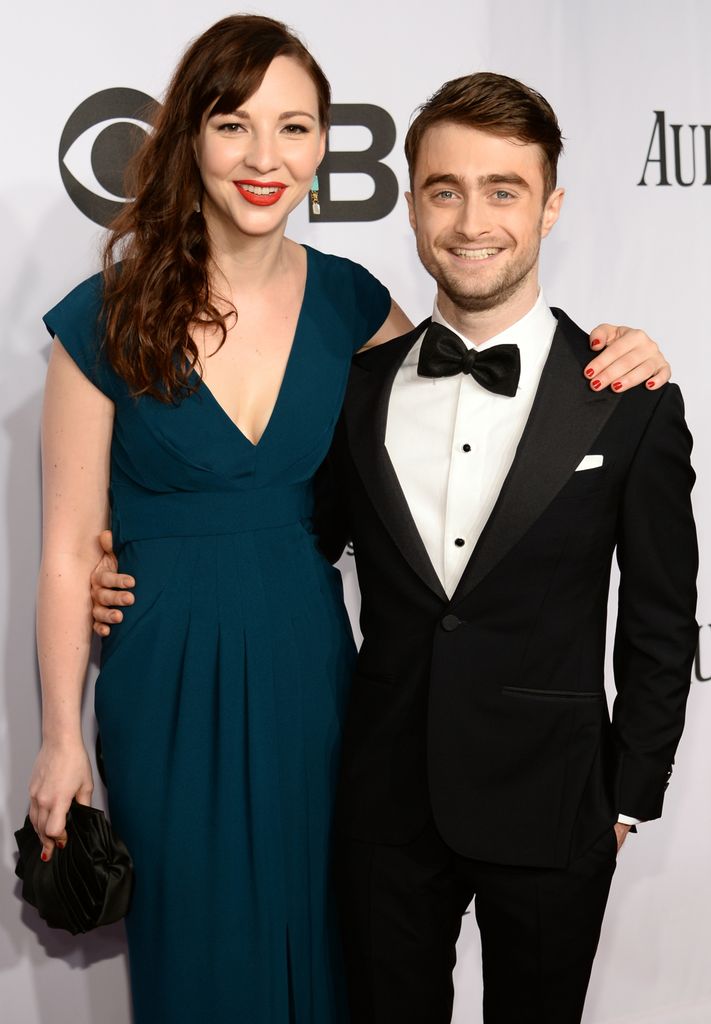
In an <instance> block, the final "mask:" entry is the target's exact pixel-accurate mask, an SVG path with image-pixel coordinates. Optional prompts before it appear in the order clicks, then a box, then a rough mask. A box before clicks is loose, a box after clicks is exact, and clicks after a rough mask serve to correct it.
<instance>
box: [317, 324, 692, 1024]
mask: <svg viewBox="0 0 711 1024" xmlns="http://www.w3.org/2000/svg"><path fill="white" fill-rule="evenodd" d="M554 312H555V313H556V316H557V319H558V327H557V330H556V333H555V337H554V339H553V344H552V347H551V352H550V355H549V358H548V360H547V362H546V365H545V368H544V371H543V374H542V377H541V382H540V385H539V388H538V392H537V395H536V398H535V401H534V405H533V408H532V411H531V414H530V417H529V420H528V423H527V426H526V428H525V431H524V434H523V437H522V439H521V442H520V444H519V447H518V450H517V453H516V456H515V459H514V462H513V465H512V467H511V470H510V472H509V474H508V476H507V478H506V481H505V483H504V485H503V487H502V489H501V492H500V495H499V498H498V501H497V503H496V505H495V508H494V510H493V512H492V514H491V516H490V518H489V521H488V523H487V525H486V527H485V529H484V531H483V533H482V534H481V537H480V539H479V541H478V543H477V545H476V547H475V550H474V552H473V554H472V557H471V559H470V561H469V563H468V565H467V567H466V569H465V572H464V574H463V577H462V579H461V582H460V583H459V585H458V587H457V589H456V592H455V593H454V595H453V597H452V598H451V600H450V599H449V598H448V597H447V595H446V594H445V592H444V590H443V588H442V585H441V583H440V581H439V579H438V577H437V575H436V573H435V571H434V569H433V567H432V564H431V562H430V560H429V558H428V556H427V553H426V551H425V548H424V545H423V543H422V540H421V539H420V536H419V534H418V532H417V529H416V526H415V523H414V521H413V518H412V516H411V514H410V511H409V509H408V507H407V504H406V501H405V498H404V496H403V492H402V489H401V487H400V485H399V483H398V480H397V477H396V475H395V471H394V469H393V467H392V464H391V462H390V459H389V457H388V454H387V451H386V449H385V443H384V441H385V427H386V422H387V414H388V402H389V396H390V391H391V388H392V384H393V381H394V378H395V375H396V373H397V371H398V369H399V367H400V366H401V364H402V362H403V359H404V358H405V356H406V354H407V353H408V352H409V350H410V349H411V347H412V346H413V344H414V343H415V341H416V339H417V338H418V337H419V335H420V333H421V332H422V330H423V328H424V326H425V325H421V326H420V327H418V328H417V329H416V330H415V331H413V332H412V333H410V334H408V335H406V336H404V337H402V338H400V339H398V340H396V341H393V342H390V343H389V344H387V345H384V346H381V347H378V348H375V349H373V350H371V351H368V352H365V353H363V354H362V355H360V356H358V357H357V358H356V359H355V360H354V365H353V369H352V374H351V379H350V383H349V387H348V392H347V396H346V401H345V406H344V410H343V414H342V418H341V422H340V424H339V428H338V431H337V437H336V441H335V443H334V448H333V450H332V453H331V457H330V460H329V463H328V465H327V466H326V467H324V479H326V478H327V479H328V480H329V481H330V486H331V494H332V495H336V497H337V500H338V501H339V503H340V506H341V508H340V513H339V515H335V516H334V515H333V514H331V516H330V524H331V525H330V527H329V525H328V524H327V523H325V524H324V525H323V530H322V532H323V537H324V541H323V543H324V545H325V549H326V550H328V549H329V548H330V554H331V555H336V554H337V553H338V549H339V547H340V543H341V541H342V539H343V538H342V536H341V537H340V538H339V537H338V536H337V534H338V530H334V527H333V524H334V523H337V522H343V521H344V519H345V520H347V524H348V529H349V533H350V535H351V537H352V539H353V542H354V550H355V555H356V563H357V570H358V578H359V582H360V588H361V594H362V610H361V626H362V631H363V635H364V642H363V646H362V649H361V651H360V655H359V658H358V665H357V673H356V677H355V681H354V685H353V690H352V696H351V703H350V710H349V715H348V719H347V723H346V731H345V739H344V751H343V771H342V786H341V796H340V825H341V829H342V830H343V832H344V833H345V834H346V835H348V836H349V837H351V839H354V840H356V841H360V842H365V843H371V844H381V845H386V846H396V845H405V844H409V843H411V842H412V841H414V840H415V839H417V837H418V836H420V835H421V834H422V833H423V829H426V827H428V822H430V821H431V820H433V821H434V825H435V827H436V831H437V833H438V835H439V837H441V840H443V841H444V843H445V844H446V845H447V847H448V848H449V849H451V850H452V851H454V853H455V854H456V855H458V856H462V857H464V858H468V859H473V860H475V861H477V862H486V863H488V864H496V865H511V866H525V867H527V868H529V867H530V868H544V869H551V868H553V869H561V868H565V867H566V866H568V865H570V864H572V863H574V862H575V861H576V858H578V857H580V856H581V855H582V854H584V853H585V852H586V851H588V850H590V849H592V848H593V846H594V844H595V842H596V840H598V839H599V837H600V836H601V835H603V834H605V833H607V834H609V832H610V830H611V826H612V823H613V822H614V821H616V819H617V814H618V812H624V813H625V814H628V815H632V816H635V817H638V818H641V819H650V818H656V817H658V816H659V815H660V814H661V809H662V801H663V797H664V791H665V788H666V786H667V782H668V778H669V775H670V774H671V768H672V763H673V759H674V753H675V749H676V746H677V743H678V741H679V737H680V735H681V731H682V727H683V722H684V709H685V704H686V698H687V694H688V689H689V682H690V675H691V666H692V660H693V656H694V650H695V644H696V638H697V628H696V623H695V620H694V613H695V600H696V591H695V577H696V570H697V545H696V536H695V529H694V523H693V518H692V512H691V504H690V491H691V488H692V485H693V481H694V473H693V470H692V469H691V466H690V462H689V455H690V450H691V438H690V435H689V432H688V430H687V427H686V425H685V422H684V417H683V404H682V399H681V395H680V392H679V390H678V388H677V387H675V386H673V385H669V386H667V387H665V388H663V389H661V390H659V391H656V392H655V391H649V390H648V389H646V388H644V387H638V388H635V389H633V390H631V391H629V392H626V393H624V394H622V395H617V394H615V393H613V392H611V391H607V390H606V391H604V392H602V393H600V394H596V393H594V392H592V391H591V390H590V388H589V385H588V384H587V382H586V381H585V379H584V377H583V375H582V368H583V366H584V365H585V364H586V362H587V361H588V360H589V349H588V345H587V337H586V335H584V334H583V332H582V331H581V330H580V329H579V328H578V327H576V326H575V325H574V324H573V323H572V322H571V321H570V320H569V319H568V317H567V316H566V315H565V314H564V313H562V312H560V311H554ZM590 453H594V454H599V455H602V456H603V457H604V461H603V465H602V466H601V467H600V468H595V469H590V470H585V471H581V472H576V467H577V466H578V464H579V463H580V462H581V460H582V459H583V457H584V456H586V455H588V454H590ZM331 513H333V509H331ZM615 550H616V552H617V559H618V562H619V565H620V571H621V586H620V592H619V613H618V619H617V629H616V634H615V650H614V663H615V685H616V688H617V697H616V700H615V703H614V708H613V713H612V718H611V719H610V716H609V714H608V709H607V703H606V700H605V694H604V679H603V666H604V651H605V633H606V622H607V601H608V586H609V577H610V567H611V562H612V557H613V554H614V553H615ZM593 951H594V949H593ZM359 1019H361V1018H359ZM362 1019H364V1020H365V1019H366V1018H365V1017H363V1018H362ZM368 1019H370V1018H368ZM372 1019H376V1018H375V1017H373V1018H372ZM403 1019H404V1018H403ZM423 1019H425V1018H424V1017H423ZM443 1019H444V1018H443ZM497 1019H498V1018H497ZM501 1019H506V1018H505V1017H504V1018H501ZM532 1019H533V1018H532ZM561 1019H564V1018H561ZM571 1019H572V1018H571Z"/></svg>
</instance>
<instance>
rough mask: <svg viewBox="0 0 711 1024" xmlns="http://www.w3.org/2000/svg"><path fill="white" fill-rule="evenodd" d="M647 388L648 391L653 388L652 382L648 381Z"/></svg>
mask: <svg viewBox="0 0 711 1024" xmlns="http://www.w3.org/2000/svg"><path fill="white" fill-rule="evenodd" d="M647 387H648V388H649V389H650V391H651V390H652V388H653V387H655V384H654V381H653V380H648V381H647Z"/></svg>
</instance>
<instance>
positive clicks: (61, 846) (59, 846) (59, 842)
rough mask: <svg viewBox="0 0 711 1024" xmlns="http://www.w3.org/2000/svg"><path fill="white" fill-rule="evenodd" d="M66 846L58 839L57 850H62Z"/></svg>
mask: <svg viewBox="0 0 711 1024" xmlns="http://www.w3.org/2000/svg"><path fill="white" fill-rule="evenodd" d="M66 845H67V844H66V843H65V841H64V840H63V839H58V840H57V849H58V850H63V849H64V847H65V846H66Z"/></svg>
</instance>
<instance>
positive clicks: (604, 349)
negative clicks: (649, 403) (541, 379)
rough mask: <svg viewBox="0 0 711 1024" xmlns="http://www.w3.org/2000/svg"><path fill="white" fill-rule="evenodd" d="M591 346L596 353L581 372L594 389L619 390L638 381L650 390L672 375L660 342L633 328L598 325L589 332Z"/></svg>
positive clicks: (663, 382)
mask: <svg viewBox="0 0 711 1024" xmlns="http://www.w3.org/2000/svg"><path fill="white" fill-rule="evenodd" d="M590 348H591V349H593V351H594V352H596V353H599V354H598V355H596V356H595V358H594V359H593V360H592V361H591V362H590V363H588V365H587V366H586V367H585V370H584V371H583V373H584V374H585V376H586V377H587V379H588V381H589V382H590V387H591V388H592V390H593V391H602V390H603V389H604V388H606V387H611V388H612V390H613V391H615V392H618V393H619V392H621V391H628V390H629V389H630V388H634V387H636V386H637V385H638V384H645V385H646V387H648V388H649V389H650V391H652V390H656V389H658V388H661V387H663V386H664V385H665V384H666V383H667V381H668V380H669V378H670V377H671V366H670V365H669V363H668V362H667V361H666V359H665V358H664V355H663V353H662V352H661V350H660V348H659V345H657V343H656V341H652V339H651V338H650V337H649V336H648V335H647V334H645V332H644V331H640V330H637V329H636V328H634V327H616V326H614V325H613V324H598V326H597V327H595V328H594V330H592V331H591V332H590Z"/></svg>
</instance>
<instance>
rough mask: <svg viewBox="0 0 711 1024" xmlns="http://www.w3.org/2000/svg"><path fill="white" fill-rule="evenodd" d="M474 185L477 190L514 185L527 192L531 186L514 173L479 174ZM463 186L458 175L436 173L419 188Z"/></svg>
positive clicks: (462, 180) (463, 180)
mask: <svg viewBox="0 0 711 1024" xmlns="http://www.w3.org/2000/svg"><path fill="white" fill-rule="evenodd" d="M476 183H477V187H478V188H487V187H488V186H490V185H515V186H516V187H517V188H521V189H526V191H528V192H530V191H531V186H530V185H529V184H528V182H527V181H526V179H525V178H522V177H521V175H520V174H516V173H515V172H514V171H507V172H505V173H503V174H480V175H479V177H478V178H477V179H476ZM464 184H465V179H464V178H463V177H461V176H460V175H459V174H441V173H440V172H436V173H435V174H430V175H428V177H426V178H425V180H424V181H423V182H422V185H421V188H432V186H433V185H454V186H455V187H457V188H462V187H463V186H464Z"/></svg>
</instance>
